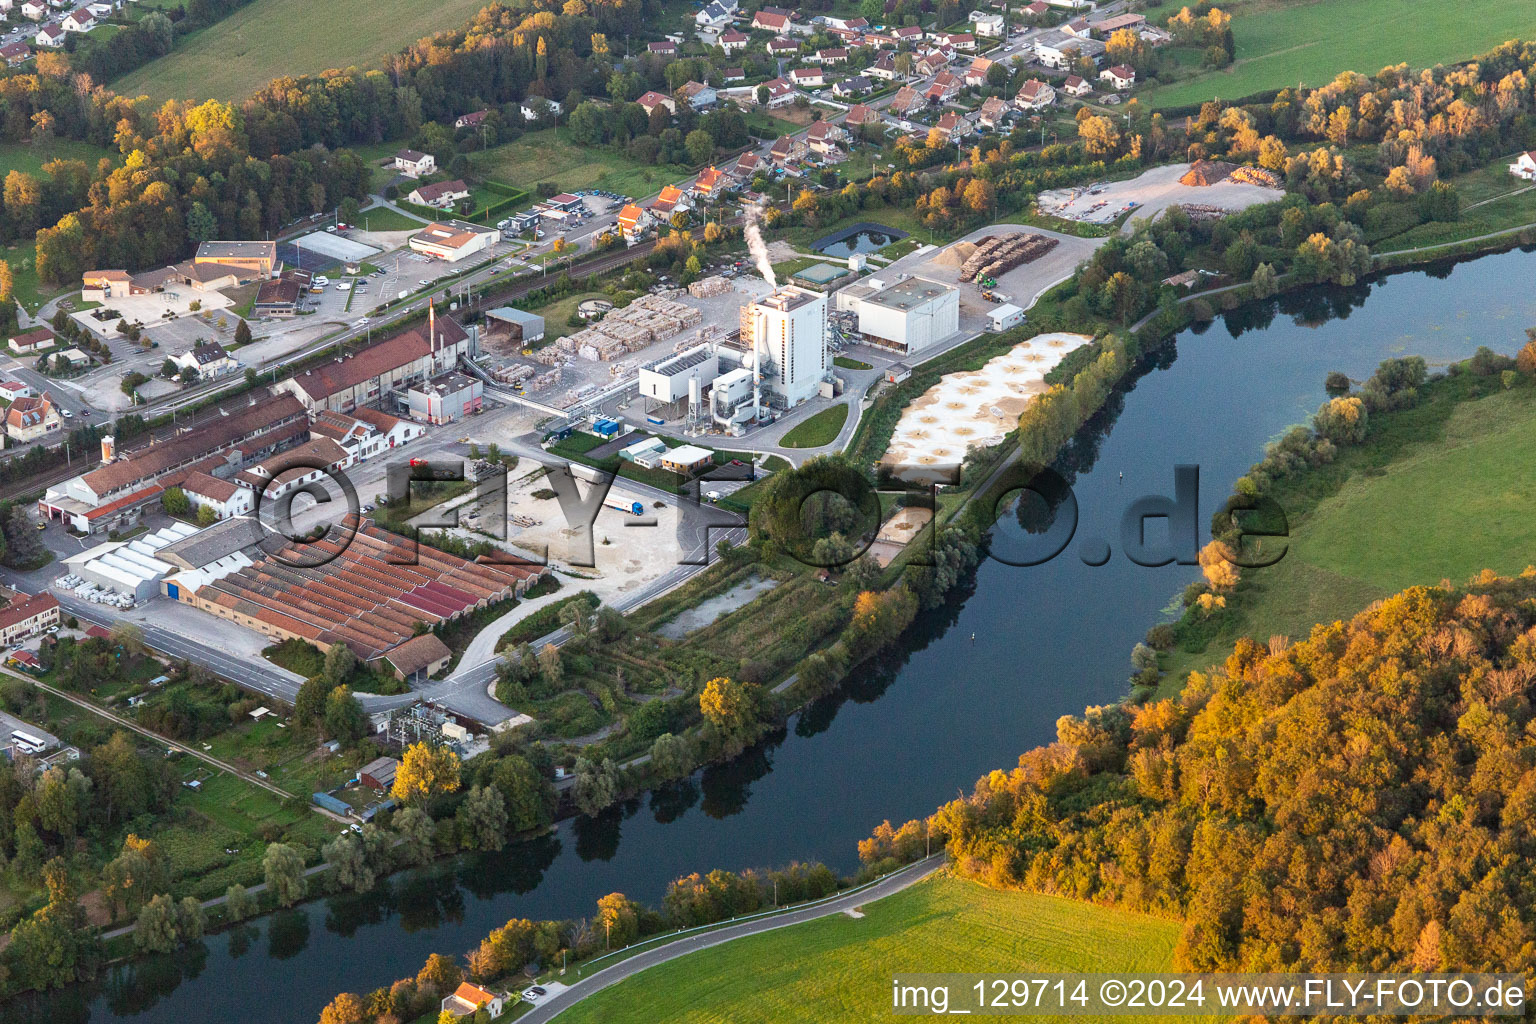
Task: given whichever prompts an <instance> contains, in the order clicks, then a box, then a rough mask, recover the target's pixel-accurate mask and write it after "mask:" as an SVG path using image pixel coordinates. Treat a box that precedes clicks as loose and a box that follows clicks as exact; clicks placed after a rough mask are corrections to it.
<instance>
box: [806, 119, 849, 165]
mask: <svg viewBox="0 0 1536 1024" xmlns="http://www.w3.org/2000/svg"><path fill="white" fill-rule="evenodd" d="M848 142H849V137H848V132H847V131H846V130H845V129H844V128H843V127H842V126H841V125H837V124H833V123H832V122H831V121H815V122H812V124H811V126H810V128H808V129H807V130H806V133H805V144H806V146H807V147H808V148H809V149H810V151H811V152H812V153H815V154H816V155H817V156H819V157H821V158H823V159H826V158H827V157H833V156H841V155H842V150H841V149H839V148H838V147H839V145H847V143H848Z"/></svg>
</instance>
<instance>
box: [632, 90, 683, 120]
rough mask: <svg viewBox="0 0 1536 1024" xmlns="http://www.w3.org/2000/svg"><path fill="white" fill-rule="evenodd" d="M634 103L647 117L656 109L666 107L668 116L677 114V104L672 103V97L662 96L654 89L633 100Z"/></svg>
mask: <svg viewBox="0 0 1536 1024" xmlns="http://www.w3.org/2000/svg"><path fill="white" fill-rule="evenodd" d="M635 102H636V103H638V104H640V106H641V108H642V109H643V110H644V111H645V113H646V115H647V116H649V115H650V113H651V111H653V110H655V109H656V108H657V107H666V108H667V113H669V114H675V113H677V104H676V103H674V102H673V101H672V97H670V96H664V95H662V94H661V93H659V92H656V91H655V90H654V89H653V90H652V91H650V92H648V93H646V94H645V95H644V96H641V97H640V98H639V99H637V100H635Z"/></svg>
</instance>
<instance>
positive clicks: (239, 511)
mask: <svg viewBox="0 0 1536 1024" xmlns="http://www.w3.org/2000/svg"><path fill="white" fill-rule="evenodd" d="M181 491H182V493H183V494H185V495H186V496H187V501H188V503H189V504H190V505H191V506H192V507H193V508H194V509H200V508H211V509H213V514H214V515H216V516H218V517H219V518H220V519H228V518H230V517H231V516H244V515H250V513H251V510H252V509H253V508H254V507H255V505H256V491H255V490H254V489H253V488H251V487H242V486H240V485H239V484H237V483H235V482H234V481H233V480H225V479H222V478H221V477H216V476H210V475H209V474H207V473H204V472H201V471H196V472H192V473H188V474H187V477H186V479H185V480H183V481H182V482H181Z"/></svg>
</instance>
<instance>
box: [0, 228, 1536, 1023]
mask: <svg viewBox="0 0 1536 1024" xmlns="http://www.w3.org/2000/svg"><path fill="white" fill-rule="evenodd" d="M1533 270H1536V255H1532V254H1529V253H1524V252H1511V253H1507V254H1503V255H1499V256H1491V257H1486V258H1483V259H1480V260H1476V261H1473V262H1467V263H1462V264H1459V265H1454V266H1443V267H1438V268H1436V269H1434V270H1431V271H1414V272H1409V273H1403V274H1397V275H1394V276H1391V277H1388V278H1385V279H1382V280H1378V281H1374V282H1371V283H1368V284H1363V285H1360V286H1358V287H1356V288H1352V289H1317V290H1314V291H1311V292H1308V293H1306V294H1305V295H1296V296H1287V297H1282V298H1281V299H1279V300H1277V301H1271V302H1268V303H1262V304H1258V305H1256V306H1252V307H1247V308H1245V309H1244V310H1242V311H1239V312H1238V313H1235V314H1232V315H1230V316H1228V317H1226V318H1225V319H1219V320H1217V321H1216V322H1215V323H1214V324H1210V325H1207V326H1206V327H1205V328H1204V329H1201V330H1191V331H1186V332H1185V333H1184V334H1182V335H1180V337H1179V338H1178V343H1177V349H1176V351H1175V350H1174V349H1173V348H1170V349H1169V350H1168V351H1167V352H1166V354H1165V355H1163V356H1162V357H1161V358H1160V359H1159V360H1158V361H1157V362H1156V364H1155V365H1152V366H1149V367H1147V368H1146V372H1145V373H1144V374H1143V375H1142V376H1141V377H1140V378H1139V379H1138V380H1137V381H1136V382H1135V384H1134V385H1133V386H1132V387H1130V388H1129V389H1128V390H1127V391H1126V392H1125V393H1124V394H1123V395H1121V396H1119V397H1118V398H1117V399H1116V401H1115V402H1114V403H1113V406H1112V408H1111V409H1109V410H1107V411H1106V414H1105V415H1104V416H1102V417H1101V418H1100V420H1099V421H1097V422H1096V424H1094V429H1091V430H1088V431H1085V432H1084V435H1083V436H1082V437H1080V439H1079V440H1078V442H1077V443H1076V444H1075V445H1074V447H1073V450H1072V451H1071V452H1070V453H1069V455H1068V456H1067V458H1066V459H1065V460H1064V464H1065V465H1066V467H1067V468H1068V469H1069V470H1070V471H1071V472H1069V474H1068V475H1069V477H1070V478H1071V480H1072V483H1073V487H1074V491H1075V494H1076V497H1077V500H1078V503H1079V507H1080V517H1081V518H1080V524H1079V527H1078V531H1077V540H1076V541H1074V542H1073V545H1072V547H1071V548H1070V549H1069V550H1068V551H1067V552H1065V553H1063V554H1062V556H1060V557H1058V558H1057V559H1055V560H1054V561H1052V562H1049V563H1047V564H1045V565H1042V566H1037V567H1034V568H1015V567H1011V566H1008V565H1003V564H1000V563H998V562H996V561H987V562H984V563H983V564H982V565H981V566H980V568H979V569H978V570H977V572H976V573H975V576H974V579H972V580H971V581H969V582H968V584H967V586H965V587H963V588H961V589H959V590H957V591H955V592H954V594H953V595H952V600H951V602H950V604H949V605H948V606H947V607H946V608H944V609H941V610H939V612H937V613H935V614H932V615H928V616H926V617H924V618H922V619H920V620H919V622H918V623H917V624H915V625H914V627H913V628H912V630H911V631H910V636H909V640H908V643H907V644H906V645H905V647H904V649H903V650H902V651H900V652H899V653H898V654H896V655H893V656H892V657H890V658H887V659H886V660H885V661H883V662H882V663H881V664H879V665H876V666H871V667H869V668H867V669H865V670H863V671H861V672H860V673H859V674H858V676H857V677H856V678H855V679H853V680H852V681H850V683H849V685H848V686H847V687H846V688H845V689H844V690H843V691H842V692H841V693H840V694H839V695H837V696H836V697H835V698H829V699H827V700H825V701H822V702H820V703H818V704H816V705H814V706H812V707H810V708H808V709H806V710H805V711H804V712H803V713H801V714H799V715H797V716H796V717H795V718H794V719H793V720H792V721H791V722H790V724H789V726H788V728H787V729H786V730H784V731H782V732H780V733H779V734H777V735H775V736H773V737H770V738H769V739H768V740H767V741H766V742H764V743H762V744H760V745H759V746H758V747H756V748H754V749H753V750H751V751H749V752H747V753H746V754H744V755H743V756H742V757H741V758H739V759H738V760H736V761H735V762H733V763H731V764H728V765H724V766H720V767H716V768H711V769H709V770H707V771H704V772H702V773H700V774H699V775H696V776H695V777H694V778H693V779H692V780H690V781H688V782H687V783H685V784H684V785H682V786H680V787H676V788H674V789H671V790H668V791H666V792H661V793H656V794H651V795H648V796H646V797H644V798H641V799H636V800H633V801H630V802H629V803H628V804H627V805H626V806H624V807H622V808H618V809H614V810H613V811H611V812H610V813H608V814H605V815H603V816H602V817H599V818H597V819H582V820H578V821H575V822H566V823H564V824H562V825H561V827H560V828H559V830H558V831H557V832H556V833H555V834H554V835H552V836H549V837H546V838H543V839H540V840H537V841H535V842H532V843H526V844H521V845H519V846H516V847H514V848H511V849H508V850H506V851H503V852H501V853H499V854H495V855H477V856H473V857H468V856H467V857H463V858H459V859H457V860H453V861H449V862H444V863H443V864H440V865H435V866H433V867H430V868H427V869H424V870H423V871H421V872H418V873H415V874H409V875H399V876H396V877H394V878H392V879H390V880H388V881H387V882H386V883H384V884H383V885H382V886H381V889H380V891H378V892H375V893H371V894H367V895H363V896H348V897H342V898H335V899H329V900H324V901H318V902H315V903H311V904H307V905H304V906H301V907H298V908H295V909H294V910H291V911H288V912H285V913H282V914H278V915H275V916H272V917H269V918H265V919H262V920H259V921H256V922H254V923H253V924H251V925H249V926H247V927H245V928H242V929H239V930H236V931H232V932H226V933H223V934H220V935H216V936H211V937H209V938H208V939H207V940H205V941H204V942H203V943H202V944H201V945H200V946H198V947H196V948H195V949H193V950H184V951H181V952H180V953H178V954H176V955H175V956H168V957H160V958H154V959H150V960H146V961H142V962H139V963H136V964H133V965H131V966H127V967H123V968H120V969H118V970H116V971H113V972H111V973H110V974H108V975H107V976H106V977H104V978H102V979H100V980H99V981H97V982H96V983H94V984H92V985H87V986H80V987H77V988H75V989H72V990H69V991H66V992H63V993H55V994H53V995H51V996H48V997H45V998H35V999H23V1000H18V1001H16V1002H13V1003H11V1004H9V1005H6V1006H4V1007H3V1008H0V1018H3V1019H4V1020H5V1021H7V1022H8V1024H9V1022H15V1024H21V1022H24V1021H25V1022H31V1021H37V1022H43V1021H47V1022H50V1024H67V1022H74V1021H85V1020H88V1019H89V1020H92V1021H102V1020H106V1019H108V1018H118V1017H121V1018H133V1019H134V1020H135V1021H137V1022H140V1024H161V1022H164V1024H186V1022H200V1021H230V1022H235V1021H238V1022H241V1024H308V1022H312V1021H314V1020H315V1019H316V1018H317V1017H318V1015H319V1011H320V1008H321V1007H322V1006H323V1005H324V1004H325V1003H326V1002H327V1001H329V1000H330V999H331V997H332V996H334V995H335V994H336V993H337V992H338V991H343V990H351V991H360V992H361V991H367V990H369V989H372V988H375V987H377V986H379V985H387V984H388V983H389V982H390V981H392V980H394V979H395V978H397V977H401V976H404V975H407V974H414V973H415V972H416V970H417V969H418V968H419V967H420V965H421V963H422V961H423V960H424V959H425V958H426V956H427V954H428V953H431V952H453V953H457V952H462V951H464V950H466V949H469V948H470V947H472V946H474V945H476V944H477V943H478V942H479V941H480V939H481V938H482V937H484V936H485V934H486V933H487V932H489V931H490V930H491V929H493V928H495V927H497V926H499V925H501V924H502V923H504V922H505V921H506V920H507V919H508V918H511V917H528V918H543V917H574V916H587V915H590V914H591V913H592V910H593V904H594V902H595V901H596V899H597V898H598V897H600V896H602V895H604V894H606V893H608V892H612V891H615V890H622V891H624V892H626V893H628V894H630V895H631V896H634V897H636V898H639V899H642V900H646V901H649V902H656V901H658V900H659V898H660V896H661V895H662V892H663V890H664V888H665V886H666V884H667V883H668V882H669V881H670V880H671V879H673V878H675V877H677V876H678V875H681V874H686V873H688V872H690V871H694V870H699V871H707V870H708V869H710V868H713V867H725V868H738V869H739V868H745V867H752V866H772V865H780V864H784V863H787V862H789V861H791V860H796V859H800V860H823V861H826V862H827V863H828V864H831V865H833V866H834V867H836V868H838V869H841V870H851V869H853V868H854V867H855V864H856V852H855V844H856V843H857V841H858V840H859V839H861V838H863V837H864V836H866V835H868V834H869V831H870V829H871V828H872V827H873V826H875V825H877V824H879V822H880V821H881V819H883V818H890V819H891V820H892V821H898V822H899V821H903V820H906V819H907V818H911V817H915V816H918V815H921V814H924V813H926V812H928V811H930V810H931V809H932V808H933V807H934V806H935V805H937V804H938V803H940V802H942V801H945V800H948V799H950V798H953V797H954V796H955V795H956V794H957V792H959V791H962V790H966V791H968V790H969V789H970V787H971V784H972V783H973V782H974V780H975V779H976V778H977V777H978V776H979V775H981V774H982V773H984V772H986V771H988V770H990V769H992V768H996V767H1003V768H1008V767H1012V766H1013V765H1014V764H1015V763H1016V761H1017V758H1018V755H1019V753H1020V752H1021V751H1023V750H1026V749H1028V748H1029V747H1032V746H1036V745H1038V744H1040V743H1044V742H1048V741H1050V740H1051V739H1053V738H1054V736H1055V722H1056V719H1057V718H1058V717H1059V716H1061V715H1063V714H1069V713H1075V712H1080V711H1081V710H1082V708H1083V707H1084V706H1085V705H1091V704H1102V703H1106V702H1110V701H1113V700H1115V699H1117V698H1118V697H1120V696H1121V695H1122V694H1123V693H1124V692H1125V688H1126V678H1127V676H1128V675H1129V672H1130V665H1129V654H1130V650H1131V647H1132V646H1133V645H1134V644H1135V643H1136V641H1137V640H1139V639H1140V638H1141V637H1142V635H1143V633H1144V632H1145V631H1146V629H1147V627H1148V626H1149V625H1151V624H1152V623H1154V622H1157V621H1160V616H1161V614H1162V609H1164V608H1165V607H1167V606H1168V605H1169V603H1170V601H1171V600H1172V599H1173V598H1174V597H1175V596H1176V595H1177V594H1178V592H1179V591H1180V590H1181V589H1182V588H1183V587H1184V585H1185V584H1186V583H1188V582H1189V581H1190V580H1191V579H1192V578H1194V576H1195V574H1196V570H1195V569H1194V568H1193V567H1190V566H1177V565H1173V566H1167V567H1164V568H1159V569H1148V568H1142V567H1140V566H1137V565H1134V564H1132V563H1131V562H1130V561H1129V560H1128V559H1126V558H1125V556H1124V555H1123V553H1122V552H1121V551H1120V550H1119V547H1120V543H1119V526H1118V524H1119V521H1120V518H1121V515H1122V513H1123V511H1124V509H1125V507H1126V505H1127V504H1128V503H1129V502H1130V501H1131V500H1132V499H1133V498H1135V497H1139V496H1141V495H1146V494H1167V495H1172V493H1173V467H1174V466H1175V465H1178V464H1181V463H1193V464H1196V465H1198V466H1199V467H1200V505H1201V507H1200V512H1199V515H1198V520H1197V521H1198V522H1199V524H1200V529H1201V534H1202V537H1204V536H1205V534H1206V529H1207V524H1208V522H1209V517H1210V510H1211V509H1212V508H1214V507H1215V506H1216V505H1217V504H1218V503H1219V502H1220V501H1222V500H1223V499H1224V498H1225V497H1226V495H1227V493H1228V492H1229V491H1230V489H1231V485H1232V481H1233V480H1234V479H1236V478H1237V477H1238V476H1239V475H1241V474H1242V473H1243V472H1244V471H1246V469H1247V468H1248V466H1249V465H1250V464H1252V463H1253V462H1254V461H1256V460H1257V459H1258V457H1259V455H1260V449H1261V448H1262V446H1263V444H1264V442H1265V441H1267V440H1269V439H1271V438H1273V437H1274V436H1276V435H1277V434H1278V433H1279V432H1281V431H1282V430H1283V429H1284V428H1285V427H1286V426H1288V425H1290V424H1292V423H1297V422H1300V421H1302V420H1303V419H1305V418H1306V417H1307V416H1308V415H1310V414H1311V412H1312V411H1313V410H1314V409H1316V407H1317V406H1318V404H1319V403H1320V402H1321V401H1322V400H1323V398H1324V397H1325V395H1324V392H1323V388H1322V382H1323V378H1324V376H1325V374H1327V372H1328V371H1330V370H1343V371H1345V372H1346V373H1348V374H1349V375H1350V376H1351V377H1354V378H1356V379H1361V378H1364V377H1366V376H1368V375H1369V374H1370V372H1371V371H1372V369H1373V368H1374V367H1375V365H1376V363H1377V362H1378V361H1380V360H1381V359H1383V358H1386V357H1389V356H1396V355H1411V354H1418V355H1423V356H1424V357H1425V358H1426V359H1428V360H1429V361H1430V363H1431V365H1432V366H1433V365H1434V364H1436V363H1441V364H1443V363H1444V362H1446V361H1448V360H1453V359H1458V358H1461V357H1464V356H1467V355H1470V354H1471V353H1472V351H1473V350H1474V349H1475V348H1476V347H1477V346H1478V345H1482V344H1486V345H1488V346H1490V347H1492V348H1494V349H1495V350H1498V351H1501V352H1505V353H1512V352H1513V351H1515V350H1516V348H1518V346H1519V344H1520V343H1521V342H1523V340H1524V339H1523V331H1524V328H1525V327H1527V326H1528V325H1532V324H1536V289H1533V288H1532V287H1530V284H1529V282H1530V281H1531V276H1530V275H1531V274H1532V271H1533ZM1121 473H1124V479H1123V481H1122V479H1121V477H1120V474H1121ZM1022 537H1023V534H1022V531H1020V529H1019V527H1018V526H1017V524H1016V523H1015V522H1013V521H1012V520H1011V519H1005V520H1004V522H1003V523H1002V524H1001V525H1000V526H999V527H998V529H997V531H996V535H995V537H994V548H995V550H997V551H998V552H999V553H1003V552H1006V551H1008V550H1012V549H1016V548H1017V545H1018V543H1019V542H1020V539H1021V538H1022ZM1093 537H1101V538H1104V539H1105V540H1107V541H1109V543H1110V545H1111V547H1112V548H1113V549H1114V552H1113V556H1112V557H1111V559H1110V561H1109V562H1108V564H1106V565H1103V566H1102V567H1100V568H1090V567H1088V566H1087V565H1085V564H1084V563H1083V562H1082V560H1080V558H1079V557H1078V555H1077V552H1078V547H1079V545H1080V543H1081V541H1082V540H1083V539H1084V538H1093ZM973 634H974V639H972V637H973Z"/></svg>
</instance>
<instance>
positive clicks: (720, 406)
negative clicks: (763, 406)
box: [709, 366, 756, 427]
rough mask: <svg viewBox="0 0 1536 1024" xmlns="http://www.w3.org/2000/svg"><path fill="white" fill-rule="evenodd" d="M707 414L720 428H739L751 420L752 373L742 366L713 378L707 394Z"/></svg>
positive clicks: (753, 413) (752, 414)
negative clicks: (713, 384) (712, 385)
mask: <svg viewBox="0 0 1536 1024" xmlns="http://www.w3.org/2000/svg"><path fill="white" fill-rule="evenodd" d="M709 412H710V415H711V416H712V417H714V420H715V422H716V423H717V424H719V425H720V426H722V427H739V426H740V425H741V424H744V423H746V422H748V421H749V420H751V419H752V417H753V416H754V415H755V412H756V410H754V409H753V407H752V371H751V369H749V368H747V367H745V366H743V367H739V368H737V369H735V370H731V371H730V372H729V373H722V374H721V375H720V376H718V377H716V378H715V386H714V387H713V388H711V389H710V392H709Z"/></svg>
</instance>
